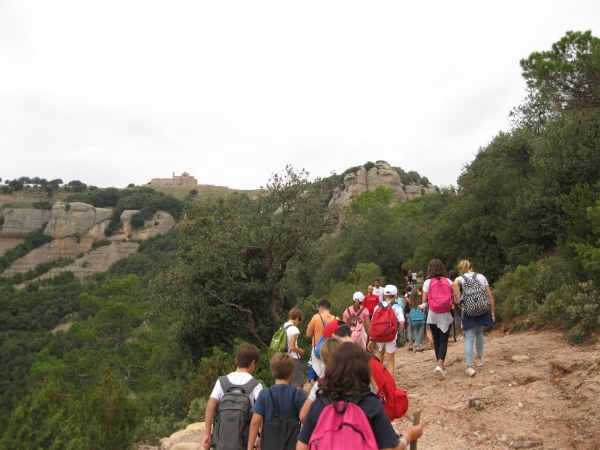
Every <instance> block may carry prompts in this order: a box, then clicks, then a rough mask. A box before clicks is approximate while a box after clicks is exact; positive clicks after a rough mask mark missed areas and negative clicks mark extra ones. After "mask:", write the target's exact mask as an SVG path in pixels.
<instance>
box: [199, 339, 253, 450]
mask: <svg viewBox="0 0 600 450" xmlns="http://www.w3.org/2000/svg"><path fill="white" fill-rule="evenodd" d="M259 358H260V352H259V350H258V348H256V347H255V346H254V345H252V344H248V343H243V344H240V345H239V346H238V348H237V350H236V353H235V365H236V370H235V372H231V373H229V374H227V375H226V376H223V377H219V378H218V379H217V381H216V383H215V386H214V388H213V390H212V392H211V394H210V397H209V399H208V404H207V405H206V412H205V423H206V429H205V434H204V439H203V441H202V446H203V447H204V449H205V450H208V449H209V448H211V445H212V446H213V447H214V448H215V449H217V450H221V449H223V450H237V449H241V450H243V449H245V448H246V444H247V442H248V432H249V429H250V419H251V413H250V409H251V407H252V406H253V405H254V402H255V401H256V399H257V398H258V394H259V393H260V391H261V389H262V384H261V383H260V382H259V381H258V380H256V379H254V378H253V377H252V372H254V368H255V367H256V365H257V364H258V360H259ZM233 395H237V396H239V395H245V396H246V397H247V400H248V404H247V407H248V410H247V417H245V420H242V421H240V420H239V415H240V413H244V412H245V411H243V410H238V411H235V412H236V413H237V414H236V416H232V417H221V416H222V415H223V416H225V415H226V414H227V413H228V411H232V410H229V409H226V408H224V409H223V410H222V411H221V410H219V405H220V404H221V401H223V402H225V400H226V397H228V396H233ZM236 403H240V404H242V403H243V402H236ZM213 419H214V425H213Z"/></svg>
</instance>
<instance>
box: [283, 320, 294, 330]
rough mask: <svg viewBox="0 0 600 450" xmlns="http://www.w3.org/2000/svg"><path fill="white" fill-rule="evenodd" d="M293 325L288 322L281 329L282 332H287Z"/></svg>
mask: <svg viewBox="0 0 600 450" xmlns="http://www.w3.org/2000/svg"><path fill="white" fill-rule="evenodd" d="M292 325H293V324H291V323H289V322H286V323H284V324H283V326H282V327H281V329H282V330H287V329H288V328H289V327H291V326H292Z"/></svg>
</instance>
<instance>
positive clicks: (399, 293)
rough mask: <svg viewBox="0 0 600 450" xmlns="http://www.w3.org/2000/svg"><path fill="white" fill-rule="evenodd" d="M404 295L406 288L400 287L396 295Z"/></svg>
mask: <svg viewBox="0 0 600 450" xmlns="http://www.w3.org/2000/svg"><path fill="white" fill-rule="evenodd" d="M405 295H406V289H400V290H399V291H398V297H404V296H405Z"/></svg>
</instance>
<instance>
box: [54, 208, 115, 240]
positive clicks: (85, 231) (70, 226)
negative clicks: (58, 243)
mask: <svg viewBox="0 0 600 450" xmlns="http://www.w3.org/2000/svg"><path fill="white" fill-rule="evenodd" d="M111 216H112V210H110V209H106V208H95V207H93V206H92V205H88V204H87V203H78V202H76V203H62V202H61V203H55V204H54V206H53V207H52V216H51V218H50V221H49V222H48V225H47V226H46V229H45V230H44V234H46V235H48V236H52V238H54V239H64V238H66V237H72V236H74V237H84V238H93V239H102V238H103V237H104V230H105V229H106V227H107V226H108V224H109V222H110V218H111Z"/></svg>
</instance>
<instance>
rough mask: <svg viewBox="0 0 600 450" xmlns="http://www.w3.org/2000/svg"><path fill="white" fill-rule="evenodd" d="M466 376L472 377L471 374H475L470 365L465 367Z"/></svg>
mask: <svg viewBox="0 0 600 450" xmlns="http://www.w3.org/2000/svg"><path fill="white" fill-rule="evenodd" d="M466 373H467V377H472V376H473V375H475V371H474V370H473V368H472V367H467V372H466Z"/></svg>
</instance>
